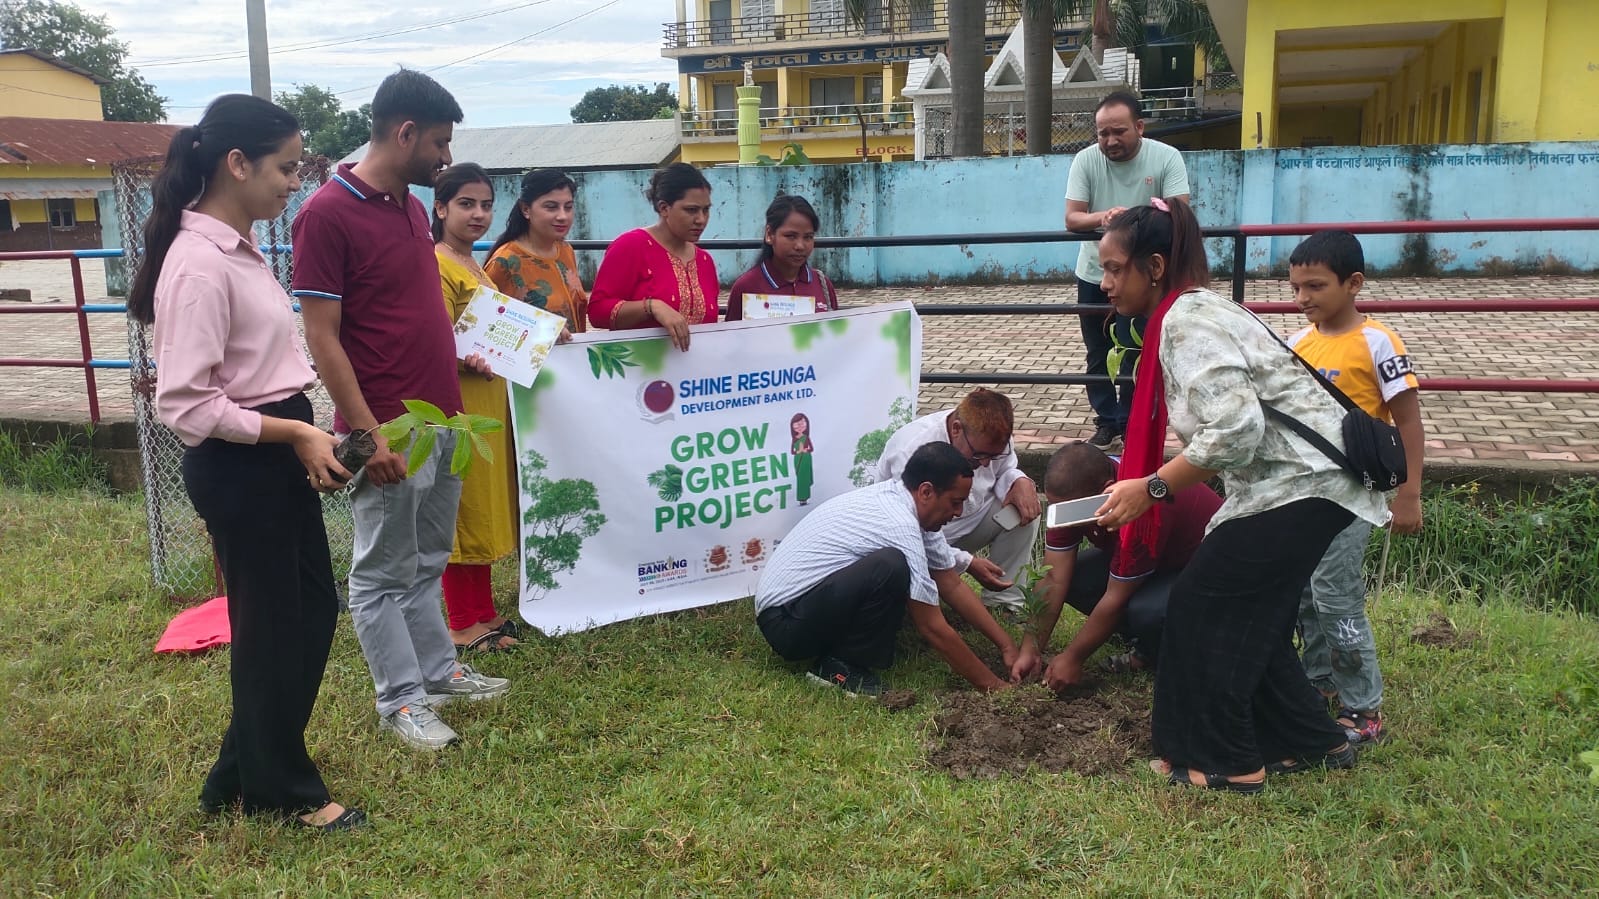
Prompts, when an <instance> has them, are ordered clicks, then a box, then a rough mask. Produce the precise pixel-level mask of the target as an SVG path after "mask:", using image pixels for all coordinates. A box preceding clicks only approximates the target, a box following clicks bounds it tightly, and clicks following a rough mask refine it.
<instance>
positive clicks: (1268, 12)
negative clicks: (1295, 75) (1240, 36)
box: [1239, 3, 1277, 150]
mask: <svg viewBox="0 0 1599 899" xmlns="http://www.w3.org/2000/svg"><path fill="white" fill-rule="evenodd" d="M1244 27H1245V33H1246V34H1247V37H1245V38H1244V47H1245V48H1246V49H1245V51H1244V71H1243V75H1244V100H1243V125H1242V132H1243V134H1242V139H1241V140H1240V142H1239V146H1240V147H1242V148H1244V149H1245V150H1250V149H1255V148H1258V147H1273V146H1276V144H1277V26H1276V22H1275V21H1273V19H1272V4H1270V3H1253V4H1250V7H1249V11H1248V13H1247V19H1246V22H1245V25H1244Z"/></svg>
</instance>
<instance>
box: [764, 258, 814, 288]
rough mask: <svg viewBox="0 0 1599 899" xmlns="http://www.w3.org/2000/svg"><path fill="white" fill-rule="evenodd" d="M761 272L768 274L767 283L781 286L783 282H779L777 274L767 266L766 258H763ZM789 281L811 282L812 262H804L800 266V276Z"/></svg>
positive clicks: (796, 282)
mask: <svg viewBox="0 0 1599 899" xmlns="http://www.w3.org/2000/svg"><path fill="white" fill-rule="evenodd" d="M761 274H762V275H764V276H766V283H767V284H770V285H771V286H773V287H779V286H781V282H779V281H778V280H777V276H776V275H773V274H772V270H771V269H769V268H767V267H766V260H764V259H763V260H761ZM789 283H791V284H809V283H811V264H810V263H809V262H806V263H804V264H802V265H801V266H800V270H799V277H797V278H795V279H794V280H793V281H791V282H789Z"/></svg>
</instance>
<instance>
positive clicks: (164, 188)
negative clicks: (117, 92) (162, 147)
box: [128, 125, 210, 325]
mask: <svg viewBox="0 0 1599 899" xmlns="http://www.w3.org/2000/svg"><path fill="white" fill-rule="evenodd" d="M200 138H201V132H200V129H199V127H198V126H196V125H190V126H188V127H186V128H182V129H179V131H178V133H177V134H174V135H173V136H172V143H171V145H169V146H168V147H167V158H166V163H165V164H164V165H163V166H162V168H161V172H160V174H158V175H156V176H155V181H154V182H152V183H151V185H150V199H151V203H150V217H149V218H148V219H146V220H145V222H144V256H143V258H142V259H141V260H140V261H139V268H138V271H137V272H135V273H134V275H133V285H132V287H130V288H129V290H128V315H130V316H132V317H133V319H134V320H135V321H137V322H139V323H140V324H143V325H152V324H155V285H156V281H157V280H159V279H160V277H161V266H162V265H163V264H164V263H165V262H166V259H167V250H169V249H171V248H172V241H174V240H176V239H177V236H178V228H179V226H180V225H181V224H182V222H183V210H184V209H187V208H188V206H189V204H191V203H193V202H194V201H195V200H196V199H198V198H199V196H200V191H201V190H202V189H204V187H205V179H206V176H207V175H209V174H210V168H209V167H208V166H206V165H204V163H203V162H202V161H201V160H202V156H203V155H204V154H203V151H202V149H201V147H200Z"/></svg>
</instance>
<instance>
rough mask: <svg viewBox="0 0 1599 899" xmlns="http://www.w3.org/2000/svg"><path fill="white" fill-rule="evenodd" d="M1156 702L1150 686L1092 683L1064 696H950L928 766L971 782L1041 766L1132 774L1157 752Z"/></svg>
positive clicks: (936, 722)
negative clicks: (1133, 765) (1153, 734)
mask: <svg viewBox="0 0 1599 899" xmlns="http://www.w3.org/2000/svg"><path fill="white" fill-rule="evenodd" d="M1096 687H1097V689H1096ZM1149 701H1150V700H1149V687H1148V683H1147V681H1146V682H1144V683H1141V684H1140V685H1139V686H1138V687H1131V686H1128V685H1124V684H1119V683H1118V684H1106V683H1103V682H1100V683H1098V684H1094V683H1090V684H1088V685H1087V686H1086V687H1085V688H1082V689H1079V690H1074V691H1069V692H1068V693H1067V694H1066V695H1065V696H1060V697H1057V696H1056V695H1055V694H1053V693H1051V692H1050V691H1049V690H1047V689H1045V688H1044V687H1042V686H1031V687H1019V688H1016V689H1013V690H1006V691H1004V692H1002V693H997V694H987V693H953V694H949V695H947V696H945V697H943V699H942V703H943V707H942V708H941V709H940V710H939V712H938V714H937V715H935V716H934V718H933V748H932V751H931V753H930V754H929V756H928V761H930V762H932V764H933V765H934V767H937V768H940V769H943V770H945V771H948V772H949V773H950V774H952V775H954V776H955V777H957V778H960V779H963V780H964V779H966V778H974V777H977V778H993V777H1005V776H1015V775H1020V774H1025V773H1026V772H1027V771H1028V769H1030V768H1035V767H1036V768H1040V769H1042V770H1044V771H1049V772H1061V771H1073V772H1076V773H1078V774H1100V775H1107V774H1127V773H1129V771H1130V767H1129V764H1130V762H1132V761H1133V760H1134V759H1142V758H1145V757H1147V756H1149V755H1150V754H1151V752H1152V750H1151V748H1150V737H1149Z"/></svg>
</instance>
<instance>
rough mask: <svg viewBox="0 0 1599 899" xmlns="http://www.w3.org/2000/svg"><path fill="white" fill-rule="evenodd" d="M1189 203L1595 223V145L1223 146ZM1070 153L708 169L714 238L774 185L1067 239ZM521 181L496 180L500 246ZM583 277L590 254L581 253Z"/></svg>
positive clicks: (852, 217) (1445, 248) (1278, 256)
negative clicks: (1062, 232) (1059, 233)
mask: <svg viewBox="0 0 1599 899" xmlns="http://www.w3.org/2000/svg"><path fill="white" fill-rule="evenodd" d="M1184 158H1185V160H1186V162H1187V164H1188V171H1189V180H1190V183H1191V184H1192V185H1193V191H1194V203H1195V209H1196V212H1197V213H1198V214H1199V217H1200V221H1201V222H1202V223H1204V224H1207V225H1215V226H1222V225H1234V224H1240V223H1247V224H1266V223H1288V222H1332V221H1399V220H1405V219H1464V218H1476V219H1486V218H1572V217H1586V216H1593V217H1599V143H1534V144H1487V145H1481V144H1479V145H1469V146H1420V147H1408V146H1407V147H1321V148H1312V149H1278V150H1250V151H1241V150H1217V151H1201V152H1194V153H1187V154H1184ZM1070 166H1071V157H1067V156H1043V157H1011V158H992V159H960V160H934V161H927V162H900V163H892V164H880V163H863V164H854V165H827V166H807V167H799V168H756V167H751V168H739V167H724V168H714V169H709V170H707V171H706V177H707V178H708V179H709V180H710V182H711V185H712V188H713V190H712V200H713V202H714V209H713V212H712V215H711V222H710V227H709V229H708V230H707V232H706V235H705V236H706V238H708V239H712V238H720V239H734V238H747V239H752V238H756V237H759V236H760V234H761V228H762V225H763V213H764V212H765V209H766V205H767V203H768V202H770V200H771V198H772V197H773V196H775V195H776V194H777V191H778V190H779V189H782V190H785V191H787V192H789V193H798V194H801V195H803V196H805V197H806V198H807V199H809V200H810V201H811V202H812V203H813V204H815V206H816V208H817V211H818V212H819V213H820V214H821V217H822V234H823V235H835V236H870V235H893V234H939V233H962V232H992V231H1042V230H1053V229H1058V228H1061V227H1062V220H1063V218H1064V213H1065V199H1064V194H1065V187H1066V175H1067V172H1068V170H1069V169H1070ZM649 177H650V173H649V172H647V171H637V172H595V173H589V174H578V175H575V176H574V179H575V180H576V181H577V182H578V219H577V222H576V225H575V227H574V228H573V237H574V238H584V239H601V240H604V239H610V238H612V237H615V236H616V235H617V234H620V233H621V232H623V231H626V230H628V229H629V228H636V227H638V226H640V225H645V224H649V223H650V222H652V221H654V220H655V216H654V215H653V213H651V211H650V208H649V204H648V203H646V202H645V200H644V188H645V186H646V185H647V183H648V181H649ZM515 190H516V178H514V177H503V178H500V179H498V180H497V183H496V197H497V201H498V202H497V203H496V206H497V207H498V210H497V212H496V220H495V224H494V227H493V229H492V232H491V236H492V235H493V234H497V233H498V232H499V230H500V229H501V227H503V222H504V219H505V214H506V212H507V211H508V210H509V209H510V205H511V202H512V199H513V198H514V196H515ZM1297 242H1298V240H1297V239H1296V238H1276V239H1269V240H1268V239H1254V240H1251V241H1250V242H1249V255H1248V267H1249V269H1250V271H1251V272H1253V273H1257V274H1265V273H1267V272H1270V271H1281V270H1283V269H1284V267H1285V266H1286V265H1287V261H1288V254H1289V252H1290V251H1291V250H1292V249H1293V247H1294V245H1295V244H1296V243H1297ZM1210 243H1211V247H1210V249H1211V261H1212V264H1213V265H1214V266H1215V267H1216V268H1217V269H1218V270H1221V269H1226V268H1228V267H1229V266H1230V265H1231V261H1232V247H1231V242H1230V241H1225V240H1215V241H1211V242H1210ZM1362 243H1363V244H1364V245H1365V247H1366V257H1367V263H1368V264H1367V268H1368V269H1369V270H1371V271H1373V272H1384V271H1408V272H1414V273H1433V272H1437V273H1454V274H1472V273H1478V272H1482V271H1483V270H1484V267H1485V266H1487V267H1488V269H1489V270H1490V271H1491V272H1492V273H1495V274H1505V273H1507V272H1508V271H1510V270H1511V269H1512V268H1519V269H1525V270H1538V269H1548V268H1550V267H1551V266H1552V267H1555V268H1558V267H1560V266H1569V267H1571V268H1576V269H1582V270H1595V269H1599V240H1595V238H1594V235H1593V234H1592V233H1583V232H1568V233H1558V232H1529V233H1520V234H1443V235H1418V236H1411V237H1402V236H1372V237H1363V238H1362ZM1076 253H1077V246H1076V245H1075V244H1022V245H1011V246H1003V245H995V246H981V245H979V246H964V247H962V246H949V247H906V248H882V249H873V250H823V251H818V253H817V257H816V263H817V265H818V266H819V267H821V268H822V269H823V270H824V271H826V272H828V273H829V274H830V275H832V276H834V277H835V278H836V279H837V280H839V281H844V282H849V283H854V284H862V285H873V284H885V285H886V284H926V283H938V282H943V283H949V282H962V281H982V282H998V281H1016V280H1037V279H1048V280H1064V279H1067V278H1070V277H1071V272H1072V269H1073V267H1074V265H1075V262H1076V258H1077V255H1076ZM583 255H585V256H588V257H590V258H585V259H583V260H582V267H583V269H584V276H585V280H588V279H592V277H593V268H594V266H595V265H596V264H597V262H598V258H597V254H583ZM713 255H714V256H715V257H716V263H717V268H718V270H719V271H720V272H721V275H722V280H723V283H724V284H725V283H728V282H731V281H732V279H733V278H735V277H737V276H738V274H739V273H740V272H742V271H744V270H745V269H746V268H748V267H749V266H750V265H751V264H753V262H754V260H755V256H756V254H755V251H753V250H751V251H742V252H730V251H716V252H715V253H713Z"/></svg>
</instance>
